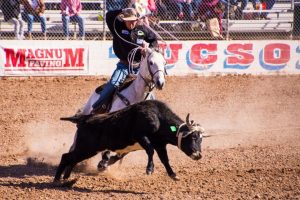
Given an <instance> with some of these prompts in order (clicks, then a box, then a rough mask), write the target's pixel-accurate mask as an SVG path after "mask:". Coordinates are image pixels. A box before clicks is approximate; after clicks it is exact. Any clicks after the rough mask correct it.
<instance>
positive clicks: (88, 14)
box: [0, 0, 104, 39]
mask: <svg viewBox="0 0 300 200" xmlns="http://www.w3.org/2000/svg"><path fill="white" fill-rule="evenodd" d="M45 4H46V8H47V9H46V11H45V15H46V19H47V35H48V38H49V39H52V38H53V39H63V28H62V21H61V14H60V0H45ZM82 6H83V10H82V13H81V15H82V16H83V17H84V19H85V32H86V36H87V37H86V38H87V39H101V38H102V35H103V30H104V26H103V25H104V22H103V18H102V17H101V16H103V10H101V9H102V8H103V0H83V1H82ZM78 29H79V28H78V24H76V23H71V24H70V32H71V35H72V33H73V37H72V38H74V39H76V34H74V33H76V32H78ZM24 30H25V32H26V30H27V27H25V29H24ZM12 32H13V25H12V24H10V23H7V22H5V21H4V19H3V14H2V12H1V10H0V37H1V39H5V38H12V35H13V34H12ZM40 32H41V27H40V23H39V22H35V23H34V24H33V35H36V36H37V37H35V38H39V33H40Z"/></svg>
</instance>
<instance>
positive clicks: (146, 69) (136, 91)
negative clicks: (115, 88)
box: [70, 48, 167, 171]
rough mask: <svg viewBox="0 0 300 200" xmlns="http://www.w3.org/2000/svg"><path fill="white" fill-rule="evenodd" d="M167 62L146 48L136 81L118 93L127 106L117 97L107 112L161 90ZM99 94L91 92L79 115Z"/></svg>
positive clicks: (83, 112)
mask: <svg viewBox="0 0 300 200" xmlns="http://www.w3.org/2000/svg"><path fill="white" fill-rule="evenodd" d="M166 64H167V62H166V60H165V58H164V56H163V55H162V53H160V52H159V51H156V50H154V49H150V48H147V50H146V54H145V55H144V56H143V57H142V60H141V62H140V69H139V72H138V74H137V77H136V79H135V80H134V81H133V82H132V83H131V84H130V85H129V86H128V87H127V88H126V89H124V90H122V91H121V92H120V94H121V96H122V99H124V98H125V99H127V101H128V102H129V104H126V103H125V102H124V100H122V99H121V98H120V97H119V96H118V95H115V97H114V98H113V100H112V105H111V108H110V110H109V112H113V111H117V110H120V109H122V108H125V107H126V106H128V105H131V104H134V103H137V102H140V101H143V100H146V98H151V97H152V95H153V94H152V90H153V89H154V88H157V89H159V90H161V89H163V87H164V85H165V66H166ZM98 98H99V94H97V93H96V92H93V94H92V95H91V96H90V98H89V100H88V102H87V103H86V104H85V106H84V107H83V109H82V111H81V113H82V114H84V115H88V114H90V113H91V111H92V109H93V108H92V105H93V104H94V103H95V102H96V101H97V100H98ZM76 138H77V134H76V135H75V139H74V143H73V145H72V146H71V149H70V151H72V150H73V149H74V148H75V145H76ZM102 157H104V159H105V161H107V162H108V160H109V158H110V155H109V151H106V152H104V153H103V155H102ZM103 162H104V161H100V162H99V164H98V170H99V171H100V170H105V169H106V167H107V164H108V163H107V162H106V163H104V166H103Z"/></svg>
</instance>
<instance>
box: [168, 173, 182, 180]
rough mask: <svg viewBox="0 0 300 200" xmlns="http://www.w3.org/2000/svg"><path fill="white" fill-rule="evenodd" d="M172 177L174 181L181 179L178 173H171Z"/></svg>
mask: <svg viewBox="0 0 300 200" xmlns="http://www.w3.org/2000/svg"><path fill="white" fill-rule="evenodd" d="M170 177H171V179H173V180H174V181H179V180H180V178H179V177H178V176H177V175H176V174H172V175H170Z"/></svg>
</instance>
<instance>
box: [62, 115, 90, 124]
mask: <svg viewBox="0 0 300 200" xmlns="http://www.w3.org/2000/svg"><path fill="white" fill-rule="evenodd" d="M88 117H89V115H81V116H72V117H61V118H60V120H62V121H70V122H73V123H75V124H78V123H80V122H83V121H85V120H86V119H87V118H88Z"/></svg>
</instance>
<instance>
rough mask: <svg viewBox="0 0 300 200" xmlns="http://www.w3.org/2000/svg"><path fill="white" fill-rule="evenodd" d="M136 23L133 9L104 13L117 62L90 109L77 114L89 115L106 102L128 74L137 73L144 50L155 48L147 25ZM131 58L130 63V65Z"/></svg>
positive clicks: (154, 37)
mask: <svg viewBox="0 0 300 200" xmlns="http://www.w3.org/2000/svg"><path fill="white" fill-rule="evenodd" d="M139 20H140V19H139V14H138V13H137V11H136V10H135V9H134V8H126V9H123V10H114V11H109V12H107V14H106V23H107V26H108V28H109V30H110V32H111V34H112V36H113V50H114V52H115V54H116V56H117V57H118V58H119V59H120V60H119V62H118V63H117V67H116V69H115V71H114V72H113V74H112V76H111V78H110V80H109V81H108V82H107V83H106V84H105V86H104V88H103V90H102V91H100V94H99V95H100V96H99V98H98V100H97V101H96V102H94V103H92V108H87V107H90V104H86V106H85V107H84V108H83V110H81V111H79V112H77V113H76V115H81V114H85V115H86V114H89V113H90V112H92V110H93V111H95V110H98V109H99V108H100V107H101V106H102V105H103V104H104V103H107V101H108V99H110V98H109V97H110V96H111V95H113V93H114V92H115V90H116V89H117V88H118V87H120V85H122V83H124V81H125V79H126V78H127V77H128V75H129V74H130V73H134V74H136V73H137V72H138V69H139V62H140V60H141V56H142V54H143V53H144V51H145V48H146V47H147V46H149V47H153V48H156V47H158V42H157V37H156V35H155V34H154V33H153V32H152V31H151V30H150V29H149V28H148V27H147V26H146V25H144V24H140V23H138V21H139ZM130 57H131V58H132V59H130V60H132V62H130V63H129V61H128V60H129V59H128V58H130Z"/></svg>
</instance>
